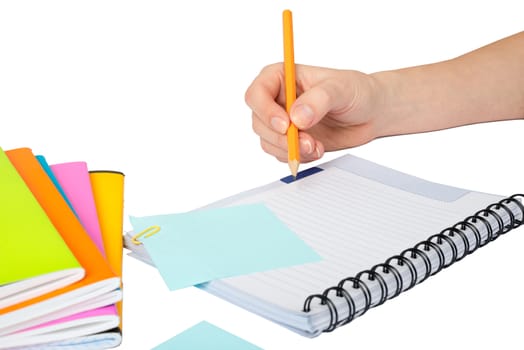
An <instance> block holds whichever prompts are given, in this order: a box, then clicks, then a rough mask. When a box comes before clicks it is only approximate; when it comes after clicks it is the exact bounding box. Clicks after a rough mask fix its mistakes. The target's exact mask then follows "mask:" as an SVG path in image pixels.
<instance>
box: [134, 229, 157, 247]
mask: <svg viewBox="0 0 524 350" xmlns="http://www.w3.org/2000/svg"><path fill="white" fill-rule="evenodd" d="M158 231H160V226H149V227H148V228H146V229H145V230H143V231H142V232H139V233H137V234H136V235H134V236H133V238H132V239H131V241H132V242H133V243H134V244H136V245H141V244H142V242H140V241H139V240H138V239H139V238H140V237H142V236H144V237H145V238H147V237H151V236H152V235H154V234H155V233H157V232H158Z"/></svg>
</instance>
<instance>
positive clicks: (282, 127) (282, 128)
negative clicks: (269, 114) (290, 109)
mask: <svg viewBox="0 0 524 350" xmlns="http://www.w3.org/2000/svg"><path fill="white" fill-rule="evenodd" d="M271 126H272V127H273V129H275V131H277V132H279V133H281V134H284V133H285V132H286V131H287V123H286V122H285V121H283V120H282V119H281V118H278V117H273V118H271Z"/></svg>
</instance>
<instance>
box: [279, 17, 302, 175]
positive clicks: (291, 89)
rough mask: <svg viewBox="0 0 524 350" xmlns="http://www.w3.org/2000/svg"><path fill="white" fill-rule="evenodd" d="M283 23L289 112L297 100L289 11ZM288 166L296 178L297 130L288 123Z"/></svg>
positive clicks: (297, 156)
mask: <svg viewBox="0 0 524 350" xmlns="http://www.w3.org/2000/svg"><path fill="white" fill-rule="evenodd" d="M282 18H283V22H284V78H285V82H286V111H287V112H288V114H289V113H290V111H291V106H292V105H293V103H294V102H295V100H296V98H297V91H296V79H295V54H294V52H293V51H294V49H293V17H292V14H291V11H290V10H284V12H283V14H282ZM287 145H288V165H289V169H290V170H291V174H293V176H294V177H295V178H296V177H297V172H298V166H299V164H300V147H299V144H298V129H297V127H296V126H295V124H293V123H290V124H289V128H288V129H287Z"/></svg>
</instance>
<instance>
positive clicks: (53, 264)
mask: <svg viewBox="0 0 524 350" xmlns="http://www.w3.org/2000/svg"><path fill="white" fill-rule="evenodd" d="M0 194H1V200H0V223H1V224H0V227H1V229H2V231H3V232H5V233H6V234H4V235H2V236H3V239H2V244H0V257H1V259H0V262H1V265H0V266H5V267H8V268H1V267H0V288H1V286H2V285H6V284H9V283H13V282H17V281H20V280H23V279H27V278H31V277H36V276H39V275H44V274H47V273H52V272H56V271H60V270H65V269H71V268H82V267H81V266H80V263H79V262H78V261H77V259H76V258H75V256H74V255H73V253H72V252H71V251H70V249H69V247H68V245H67V244H66V243H65V242H64V240H63V238H62V237H61V235H60V234H59V233H58V232H57V230H56V229H55V227H54V226H53V224H52V223H51V221H50V220H49V218H48V217H47V215H46V213H45V211H44V210H43V209H42V207H41V206H40V204H39V203H38V201H37V200H36V199H35V197H34V196H33V194H32V193H31V191H30V190H29V189H28V188H27V186H26V184H25V182H24V180H23V179H22V178H21V177H20V176H19V174H18V172H17V171H16V169H15V168H14V167H13V165H12V164H11V162H10V161H9V159H8V158H7V156H6V155H5V153H4V151H3V150H2V149H0ZM28 219H30V220H28ZM28 262H31V263H28ZM79 278H82V275H80V276H79Z"/></svg>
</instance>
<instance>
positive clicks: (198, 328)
mask: <svg viewBox="0 0 524 350" xmlns="http://www.w3.org/2000/svg"><path fill="white" fill-rule="evenodd" d="M187 349H198V350H216V349H227V350H262V348H259V347H258V346H255V345H253V344H251V343H249V342H247V341H245V340H244V339H242V338H239V337H237V336H236V335H233V334H231V333H228V332H226V331H224V330H223V329H221V328H218V327H216V326H214V325H212V324H210V323H208V322H206V321H202V322H200V323H198V324H196V325H194V326H193V327H191V328H189V329H187V330H185V331H184V332H182V333H180V334H179V335H177V336H175V337H173V338H171V339H169V340H168V341H166V342H164V343H162V344H160V345H158V346H157V347H155V348H153V350H187Z"/></svg>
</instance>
